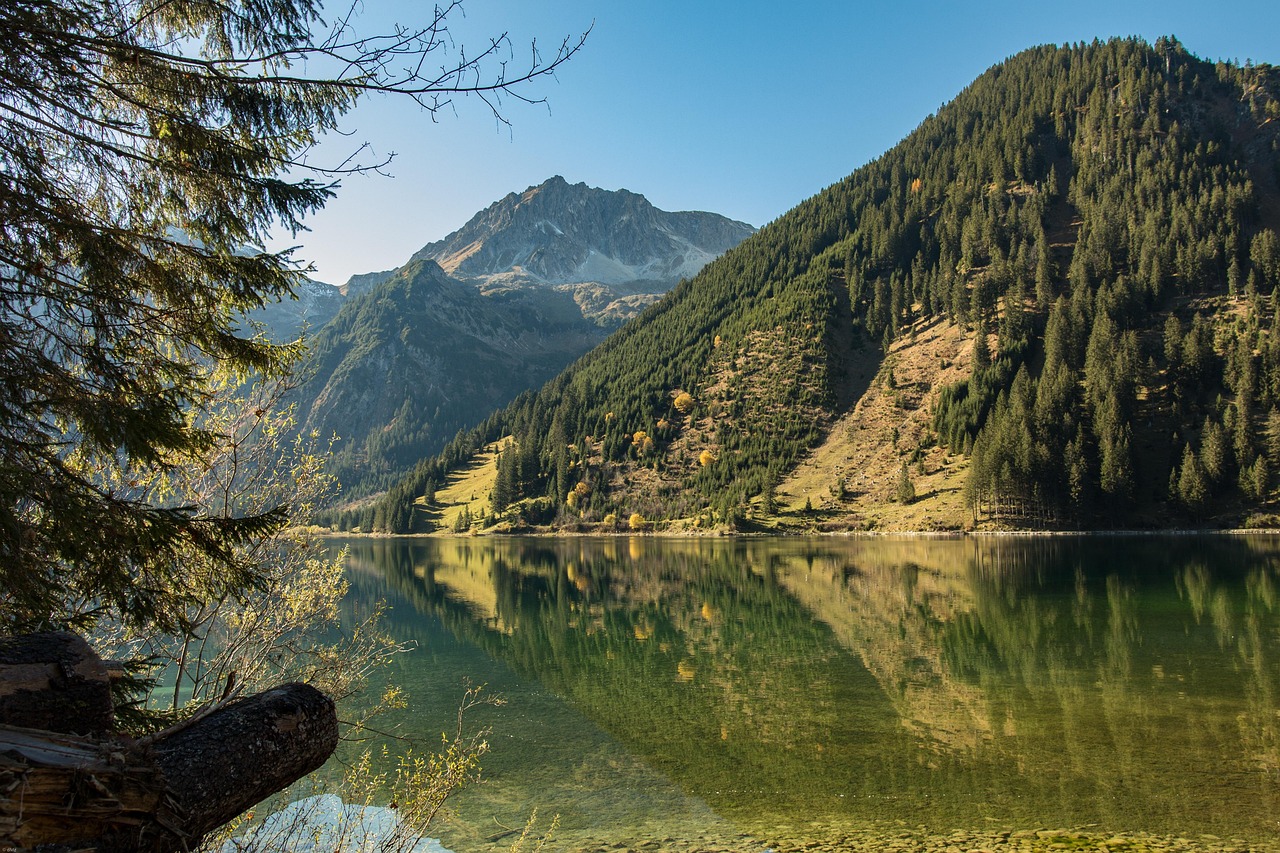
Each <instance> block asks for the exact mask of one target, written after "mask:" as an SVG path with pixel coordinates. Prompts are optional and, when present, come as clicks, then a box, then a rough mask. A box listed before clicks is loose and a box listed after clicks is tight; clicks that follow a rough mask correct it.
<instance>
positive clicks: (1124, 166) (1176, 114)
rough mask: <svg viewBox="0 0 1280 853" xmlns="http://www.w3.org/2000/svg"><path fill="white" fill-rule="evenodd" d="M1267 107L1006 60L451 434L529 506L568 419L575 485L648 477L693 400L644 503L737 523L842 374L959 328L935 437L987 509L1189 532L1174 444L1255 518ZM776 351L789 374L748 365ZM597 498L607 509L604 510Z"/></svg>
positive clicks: (1188, 73)
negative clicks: (920, 333) (635, 438)
mask: <svg viewBox="0 0 1280 853" xmlns="http://www.w3.org/2000/svg"><path fill="white" fill-rule="evenodd" d="M1246 89H1247V91H1248V92H1249V96H1248V97H1247V98H1245V97H1244V96H1243V94H1244V92H1245V91H1246ZM1278 95H1280V74H1277V72H1276V70H1275V69H1272V68H1270V67H1269V66H1249V67H1246V68H1240V67H1236V66H1233V65H1230V64H1228V63H1218V64H1212V63H1207V62H1204V61H1201V60H1199V59H1197V58H1196V57H1194V56H1192V55H1190V54H1189V53H1187V52H1186V51H1185V50H1184V49H1183V48H1182V47H1181V45H1179V44H1178V43H1177V42H1176V41H1175V40H1172V39H1160V40H1158V41H1157V42H1156V43H1155V44H1154V45H1148V44H1146V43H1144V42H1142V41H1140V40H1137V39H1118V40H1113V41H1109V42H1105V43H1103V42H1096V41H1095V42H1093V43H1089V44H1079V45H1074V46H1069V47H1062V48H1059V47H1051V46H1050V47H1040V48H1035V49H1032V50H1029V51H1026V52H1023V53H1021V54H1018V55H1017V56H1015V57H1013V58H1011V59H1009V60H1008V61H1006V62H1005V63H1003V64H1002V65H1000V66H998V67H996V68H993V69H992V70H991V71H989V72H987V73H986V74H984V75H983V76H982V77H980V78H979V79H978V80H976V81H975V82H974V83H973V84H972V85H971V86H969V87H968V88H967V89H965V91H964V92H962V93H961V94H960V95H959V96H958V97H957V98H956V99H955V100H954V101H953V102H952V103H950V104H948V105H946V106H945V107H944V108H942V109H941V110H939V111H938V113H937V114H936V115H934V116H932V117H930V118H928V119H926V120H925V121H924V122H923V123H922V124H921V125H920V127H919V128H917V129H916V130H915V131H914V132H913V133H912V134H911V135H910V136H908V137H907V138H906V139H904V140H903V141H902V142H901V143H900V144H898V145H897V146H895V147H894V148H893V149H892V150H890V151H888V152H887V153H885V154H884V155H883V156H882V157H880V158H879V159H877V160H876V161H874V162H872V163H870V164H868V165H866V166H864V167H863V168H861V169H859V170H858V171H856V172H854V173H853V174H852V175H850V176H849V177H848V178H846V179H845V180H843V181H841V182H839V183H838V184H836V185H834V186H832V187H830V188H828V189H827V190H825V191H824V192H822V193H820V194H818V195H816V196H814V197H813V198H811V199H809V200H808V201H806V202H804V203H802V204H801V205H799V206H798V207H796V208H795V209H794V210H792V211H790V212H789V213H787V214H786V215H784V216H782V217H780V218H779V219H777V220H776V221H775V222H773V223H771V224H770V225H768V226H766V227H764V228H762V229H761V230H760V231H759V232H758V233H757V234H756V235H755V236H754V237H752V238H751V239H749V240H747V241H746V242H744V243H743V244H741V245H740V246H738V247H737V248H736V249H734V250H732V251H730V252H728V253H726V254H725V255H724V256H723V257H721V258H720V259H719V260H717V261H716V262H714V263H713V264H711V265H709V266H708V267H707V268H706V269H705V270H704V271H703V272H702V273H701V274H699V275H698V276H697V277H696V278H695V279H693V280H692V281H690V282H686V283H683V284H682V285H681V286H680V287H678V288H676V290H675V291H673V292H672V293H671V294H669V296H668V297H667V298H666V299H664V300H663V301H661V302H660V303H658V304H657V305H655V306H654V307H653V308H651V309H650V310H649V311H648V312H647V313H646V314H645V315H643V316H642V317H641V318H640V319H639V320H638V321H636V322H633V323H632V324H630V325H628V326H627V327H625V328H623V329H622V330H621V331H620V332H619V333H617V334H616V335H614V336H613V337H611V338H610V339H609V340H607V341H606V342H605V343H604V344H603V345H601V346H600V347H599V348H597V349H596V350H594V351H593V352H592V353H590V354H588V355H587V356H586V357H584V358H583V359H581V360H580V361H579V362H578V363H577V364H575V365H574V366H572V367H571V368H570V369H569V370H568V371H566V372H565V373H563V374H561V375H560V376H559V377H557V378H556V379H554V380H553V381H552V382H550V383H548V385H547V386H546V387H545V388H544V389H543V390H542V391H541V392H539V393H538V394H536V395H532V396H530V397H528V398H525V399H524V400H522V401H520V402H518V403H517V404H515V405H513V406H511V407H509V408H508V409H507V410H505V411H504V412H503V413H501V414H500V415H499V416H498V417H497V419H496V420H495V421H494V422H493V423H492V424H491V425H490V427H488V431H485V430H481V431H477V432H476V433H473V434H470V435H469V436H467V437H461V438H460V439H459V441H460V442H461V443H463V444H469V445H472V446H478V445H480V444H482V443H483V442H484V441H491V440H493V439H495V438H496V437H497V436H498V435H500V434H502V433H511V434H514V435H516V436H517V438H518V440H519V441H521V442H522V443H523V442H530V443H533V444H535V445H538V446H540V448H541V449H540V451H539V456H538V459H539V466H538V470H537V472H536V474H535V476H534V477H533V478H532V479H530V480H529V481H528V487H529V488H532V489H534V490H541V491H543V492H544V493H547V494H551V493H553V492H555V491H557V489H558V487H557V486H555V485H554V484H556V483H557V482H559V480H560V479H561V475H560V473H559V472H560V471H561V470H562V468H561V466H562V464H563V463H562V462H561V461H560V460H562V459H566V457H564V456H562V455H560V454H559V453H558V451H557V450H556V447H557V445H558V443H559V442H558V440H556V441H553V440H551V439H550V430H551V426H552V424H553V423H558V424H559V425H560V427H561V428H562V429H563V433H564V435H565V436H566V437H567V438H568V442H567V443H569V444H573V445H575V446H577V447H582V446H584V443H583V442H584V439H585V438H587V437H591V438H592V439H593V440H594V441H596V442H597V443H598V445H599V448H600V453H599V454H598V456H594V457H588V456H580V457H579V458H573V457H572V456H569V457H567V462H568V464H570V465H577V466H579V467H580V468H581V467H588V468H593V469H594V470H596V471H597V473H598V475H599V477H600V478H601V479H602V480H603V481H604V482H608V477H609V476H610V473H611V472H613V471H616V470H618V469H624V470H625V469H626V468H627V467H628V466H630V465H634V464H635V460H634V459H630V460H629V459H628V458H627V455H626V451H627V449H628V448H629V446H630V444H629V437H630V436H631V435H632V434H633V433H634V432H635V431H637V430H645V431H647V432H648V433H649V434H650V435H655V436H656V435H660V433H658V432H657V431H655V426H654V425H655V424H656V423H657V421H658V420H659V419H661V418H665V417H667V416H668V414H669V413H670V408H671V407H670V396H669V392H670V389H673V388H680V389H688V391H689V393H690V394H691V395H692V396H693V397H694V398H696V399H697V400H698V401H699V407H700V409H704V410H705V412H706V418H707V420H706V421H705V422H703V423H702V424H691V425H689V426H686V427H685V429H686V430H689V429H692V428H695V427H696V429H697V430H698V436H700V437H701V438H702V439H703V440H708V439H709V440H711V441H713V442H714V444H715V451H716V461H715V463H714V464H711V465H705V466H698V465H696V464H690V463H689V462H687V461H682V459H681V457H680V455H679V450H680V445H679V439H678V436H677V437H664V438H663V440H662V441H659V442H657V446H656V447H655V448H654V452H653V454H651V455H649V456H646V457H645V458H644V459H643V460H642V462H643V464H645V465H646V466H649V467H651V468H652V469H653V470H654V471H655V472H657V473H659V474H662V475H664V476H665V478H666V479H665V480H662V483H663V486H662V488H665V489H667V490H668V494H667V495H666V496H665V497H663V496H660V495H659V493H657V492H656V491H653V492H651V493H650V495H649V497H650V498H651V499H652V502H653V507H654V510H656V511H657V512H660V513H662V514H663V515H666V516H668V517H670V516H672V515H678V514H680V513H682V512H686V513H688V514H693V513H694V512H696V511H697V509H698V508H701V507H703V506H707V505H712V506H714V507H715V508H716V510H717V511H718V512H719V514H720V517H722V518H728V517H730V515H735V514H736V513H737V512H739V511H740V510H741V508H742V507H744V506H746V505H747V502H748V500H749V499H751V498H753V497H755V496H757V495H763V496H764V498H765V500H766V501H767V498H768V492H767V486H768V484H769V483H771V482H772V483H777V482H778V481H779V480H780V478H781V476H782V475H783V474H784V473H785V472H786V470H787V469H788V468H789V467H790V466H791V465H793V464H794V463H795V462H796V460H798V459H799V458H800V456H801V454H802V453H804V451H805V450H806V449H807V448H808V447H810V446H811V445H812V444H813V443H814V442H816V441H817V440H819V439H820V438H821V437H822V435H823V434H824V431H825V429H826V428H827V425H828V424H829V423H830V422H831V420H832V418H833V417H834V416H835V415H836V414H838V413H839V412H840V411H841V410H842V407H844V406H847V405H849V404H850V402H851V401H850V400H849V399H847V398H845V397H842V393H841V392H842V389H841V388H840V387H839V383H837V382H835V381H834V379H833V377H835V376H838V375H840V372H841V368H840V365H841V362H842V359H843V358H845V354H846V353H848V352H851V351H853V350H854V349H855V348H856V347H858V346H859V345H863V346H865V345H866V343H868V342H875V343H878V344H880V345H881V346H883V347H885V348H886V349H887V348H888V347H890V346H895V347H896V346H897V343H896V342H897V341H899V340H900V339H901V338H902V337H903V336H904V335H907V333H908V326H909V325H910V324H913V323H916V322H918V321H922V320H924V321H932V320H938V319H942V318H947V319H950V320H952V321H954V322H956V323H958V324H961V325H962V326H964V327H965V328H966V329H970V330H972V333H973V336H974V337H973V350H972V352H973V373H972V376H971V377H970V378H969V379H968V380H967V381H965V382H962V383H957V384H956V385H954V386H952V387H950V388H946V389H943V391H942V394H941V398H940V401H939V403H938V406H937V409H936V410H935V413H934V429H935V431H936V433H937V435H938V437H939V440H940V441H941V442H942V443H944V444H946V445H947V446H948V447H949V448H950V449H951V450H952V451H953V452H965V453H968V452H972V454H973V459H972V464H971V475H970V482H969V484H968V490H969V497H970V499H971V501H972V503H973V506H974V509H975V513H976V514H977V515H979V516H984V515H986V514H992V515H996V516H998V517H1001V518H1010V519H1012V520H1014V521H1015V522H1017V523H1044V524H1055V525H1061V524H1069V523H1089V524H1103V525H1116V524H1125V525H1128V524H1134V523H1148V522H1150V523H1158V524H1162V525H1167V524H1168V523H1169V519H1170V518H1176V517H1177V515H1176V513H1178V512H1182V511H1184V510H1185V511H1187V512H1190V511H1191V510H1190V504H1189V503H1187V502H1186V501H1179V500H1178V499H1177V498H1174V499H1172V500H1173V504H1172V505H1170V503H1169V502H1170V500H1171V498H1170V492H1169V489H1168V488H1167V485H1166V484H1168V483H1170V481H1171V476H1172V479H1173V481H1174V483H1175V491H1176V483H1177V481H1178V480H1179V479H1180V474H1181V471H1182V470H1184V468H1185V466H1184V465H1183V464H1182V462H1181V459H1180V455H1181V454H1182V451H1183V447H1184V445H1185V444H1186V440H1187V438H1188V437H1197V441H1198V446H1199V447H1201V450H1200V451H1198V453H1200V454H1203V453H1206V452H1207V453H1208V455H1209V458H1208V459H1199V458H1198V462H1197V464H1198V465H1200V466H1201V467H1203V468H1204V469H1205V470H1204V472H1203V474H1204V476H1205V478H1206V483H1207V488H1209V489H1210V493H1209V498H1208V499H1209V500H1217V501H1230V500H1236V499H1238V498H1240V497H1244V496H1246V494H1245V493H1242V492H1241V491H1240V489H1239V483H1240V482H1241V476H1240V474H1241V472H1242V471H1245V470H1246V469H1247V470H1250V471H1252V470H1253V468H1254V464H1255V459H1256V458H1257V457H1258V455H1259V453H1260V452H1261V451H1263V450H1264V447H1263V444H1264V442H1263V441H1262V439H1263V436H1262V435H1261V433H1260V429H1261V424H1260V423H1259V417H1258V413H1259V412H1263V411H1268V410H1270V409H1271V407H1272V406H1273V405H1274V404H1275V402H1276V401H1277V400H1278V399H1280V326H1277V320H1276V319H1275V316H1276V315H1280V305H1273V306H1268V305H1266V304H1265V303H1266V300H1267V299H1268V298H1271V299H1273V301H1274V297H1273V296H1272V295H1271V294H1272V290H1273V289H1274V288H1275V287H1276V285H1277V283H1280V280H1277V278H1276V276H1277V275H1278V274H1280V272H1278V271H1280V260H1277V259H1278V258H1280V249H1277V240H1276V238H1275V235H1274V233H1273V232H1272V231H1271V230H1270V229H1269V228H1267V227H1265V226H1264V224H1263V223H1262V222H1261V221H1260V211H1261V210H1262V209H1263V205H1262V201H1263V199H1264V198H1274V197H1275V196H1276V195H1277V193H1278V192H1280V190H1278V188H1277V186H1276V176H1277V172H1278V170H1277V168H1276V164H1277V162H1278V161H1280V132H1278V131H1277V128H1278V127H1280V125H1277V124H1276V123H1275V122H1268V121H1267V120H1266V118H1265V116H1267V115H1268V112H1267V110H1268V109H1270V106H1269V105H1272V104H1276V103H1277V96H1278ZM1245 102H1254V103H1256V104H1258V105H1259V106H1258V109H1256V110H1252V111H1245V110H1241V109H1239V105H1240V104H1241V103H1245ZM1246 140H1247V142H1246ZM1241 281H1243V291H1241ZM1233 282H1234V286H1233ZM1233 287H1234V289H1233ZM1228 294H1233V295H1234V300H1235V301H1232V296H1228ZM1232 306H1234V307H1232ZM1229 308H1230V311H1229V310H1228V309H1229ZM1268 309H1269V310H1270V312H1271V313H1272V314H1273V316H1272V317H1270V318H1269V317H1268V316H1267V314H1268V313H1269V311H1268ZM993 335H994V341H995V345H994V347H993V346H992V340H993V338H992V336H993ZM765 353H768V357H769V359H771V360H772V361H774V362H779V363H782V362H784V361H785V363H786V364H787V365H788V366H787V368H786V369H785V370H779V371H777V372H774V373H769V372H767V371H764V370H761V369H760V368H759V364H760V363H761V362H762V361H763V360H764V354H765ZM793 366H794V367H793ZM610 418H613V420H610ZM1206 418H1208V419H1209V421H1210V422H1211V424H1216V425H1217V426H1210V427H1205V426H1203V424H1204V422H1205V420H1206ZM1206 430H1207V431H1208V433H1209V434H1208V441H1207V450H1206V449H1205V444H1206V441H1205V439H1204V437H1202V436H1200V433H1201V432H1204V431H1206ZM1219 433H1221V434H1219ZM1169 436H1177V437H1178V438H1177V439H1175V440H1174V441H1169V440H1168V437H1169ZM695 455H696V454H695ZM1269 461H1270V462H1271V463H1272V465H1273V466H1274V464H1275V463H1276V461H1277V460H1276V457H1275V454H1274V453H1273V454H1272V455H1271V457H1269ZM432 464H444V463H432ZM1194 473H1195V471H1194V470H1193V472H1192V475H1189V476H1192V479H1194ZM1175 475H1176V476H1175ZM624 479H625V478H624ZM1253 480H1254V478H1253V477H1252V476H1250V477H1247V478H1246V481H1248V482H1250V483H1252V482H1253ZM1189 485H1190V484H1189ZM628 488H631V489H632V491H633V492H634V491H635V489H636V488H638V487H634V486H628ZM1250 488H1251V489H1252V490H1253V492H1254V493H1255V494H1258V493H1260V491H1259V490H1258V489H1256V488H1254V487H1253V486H1250ZM671 495H674V496H675V498H674V499H671ZM593 500H595V501H597V503H598V506H599V507H600V508H601V509H602V510H609V509H612V510H618V509H621V507H620V506H618V505H616V504H613V503H610V501H611V498H610V496H609V492H608V490H607V489H599V490H597V491H596V492H594V493H593ZM1170 510H1172V511H1173V512H1174V513H1175V514H1174V515H1173V516H1171V515H1170V514H1169V511H1170ZM646 511H647V512H650V513H652V510H648V509H647V510H646ZM1196 511H1199V510H1196Z"/></svg>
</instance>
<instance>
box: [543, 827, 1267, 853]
mask: <svg viewBox="0 0 1280 853" xmlns="http://www.w3.org/2000/svg"><path fill="white" fill-rule="evenodd" d="M562 845H563V846H562ZM550 846H551V847H552V848H554V849H562V850H569V851H574V853H655V851H661V853H667V851H671V853H863V851H866V853H871V851H877V853H879V851H884V853H908V852H909V851H910V853H999V851H1006V853H1033V851H1034V853H1040V851H1045V853H1049V851H1062V850H1067V851H1100V853H1280V838H1277V839H1276V840H1275V842H1270V843H1259V842H1256V841H1245V840H1242V839H1227V838H1220V837H1218V836H1215V835H1199V836H1196V837H1195V838H1184V837H1181V836H1165V835H1154V834H1149V833H1121V834H1116V833H1108V832H1099V831H1097V829H1096V828H1080V829H1033V830H1018V831H1007V830H1006V831H990V832H977V831H970V830H957V831H956V832H953V833H950V834H936V833H929V832H926V831H922V830H916V831H910V830H903V831H899V832H892V831H885V830H883V829H868V830H852V831H843V832H840V833H838V834H835V835H832V836H831V837H826V838H822V839H795V838H786V837H777V838H774V837H769V836H765V837H761V838H756V837H752V836H749V835H739V836H736V837H718V838H717V837H713V836H709V835H708V836H702V837H700V838H696V839H676V838H660V839H646V840H631V841H615V842H610V843H585V844H584V843H581V841H579V842H578V843H575V842H574V840H573V839H570V838H566V837H561V838H553V839H552V840H551V844H550Z"/></svg>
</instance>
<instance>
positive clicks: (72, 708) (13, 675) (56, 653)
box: [0, 631, 115, 735]
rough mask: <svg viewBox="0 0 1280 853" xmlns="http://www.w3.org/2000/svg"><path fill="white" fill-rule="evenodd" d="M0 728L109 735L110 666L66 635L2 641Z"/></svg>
mask: <svg viewBox="0 0 1280 853" xmlns="http://www.w3.org/2000/svg"><path fill="white" fill-rule="evenodd" d="M0 723H3V724H5V725H10V726H23V727H26V728H35V729H46V730H48V731H53V732H62V733H64V734H73V733H74V734H83V735H87V734H92V733H94V732H108V731H110V730H111V729H112V728H114V725H115V718H114V716H113V707H112V704H111V681H110V673H109V671H108V669H107V665H106V664H105V663H103V662H102V660H101V659H100V658H99V657H98V656H97V655H96V654H95V653H94V651H93V649H91V648H90V647H89V644H88V643H86V642H85V641H84V639H83V638H82V637H79V636H77V635H75V634H72V633H70V632H68V631H46V632H44V633H40V634H26V635H24V636H21V637H0Z"/></svg>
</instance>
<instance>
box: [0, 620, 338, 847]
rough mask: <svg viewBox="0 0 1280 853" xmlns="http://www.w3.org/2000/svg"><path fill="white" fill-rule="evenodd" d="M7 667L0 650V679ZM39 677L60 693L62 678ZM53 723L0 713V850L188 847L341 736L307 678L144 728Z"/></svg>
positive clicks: (33, 680) (24, 706) (312, 765)
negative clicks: (126, 731)
mask: <svg viewBox="0 0 1280 853" xmlns="http://www.w3.org/2000/svg"><path fill="white" fill-rule="evenodd" d="M64 639H65V638H64ZM81 642H83V641H81ZM27 647H28V648H45V649H48V648H64V649H65V647H66V643H65V642H62V641H50V642H49V643H44V642H40V643H33V644H30V645H28V646H27ZM86 648H87V646H86ZM13 666H22V665H21V664H13ZM59 666H60V664H59ZM35 671H36V670H35V669H33V668H30V667H28V668H26V669H23V670H21V672H22V673H24V676H23V678H24V679H25V680H24V681H23V684H24V685H25V686H24V687H22V690H23V691H32V690H33V689H35V688H34V687H33V685H36V684H38V683H39V682H40V678H39V677H36V676H34V675H33V673H35ZM4 672H5V664H3V662H2V661H0V680H2V679H3V676H4ZM104 672H105V668H104ZM103 679H104V680H105V675H104V676H103ZM91 680H92V679H91ZM45 681H46V682H47V683H48V685H49V686H48V687H47V690H48V692H50V693H52V694H56V693H57V692H58V687H57V685H58V683H59V678H57V677H50V678H48V679H45ZM18 692H21V691H16V690H15V691H13V693H15V694H16V693H18ZM37 692H39V691H37ZM0 695H3V689H0ZM78 701H79V700H77V702H78ZM51 702H53V703H54V705H58V700H56V699H51ZM17 704H18V706H19V708H20V713H18V714H16V715H15V717H16V718H19V719H24V720H25V719H29V717H28V713H29V710H30V708H31V707H33V705H32V697H31V696H24V697H23V698H22V701H21V702H19V703H17ZM2 707H3V706H2V703H0V708H2ZM94 719H96V717H94ZM55 723H56V721H47V722H40V723H39V724H38V725H39V727H38V728H36V727H30V726H20V725H14V724H12V722H11V718H6V717H4V716H3V715H2V714H0V850H33V849H35V848H39V849H41V850H47V851H59V850H61V851H71V850H75V851H98V853H114V851H122V853H123V851H149V853H168V851H179V850H188V849H190V848H191V847H193V846H194V845H195V844H196V843H198V841H199V840H200V838H201V837H202V836H204V835H205V834H207V833H208V832H210V831H211V830H213V829H215V828H217V827H218V826H221V825H222V824H224V823H226V822H227V821H229V820H231V819H232V818H234V817H235V816H236V815H238V814H240V813H241V812H243V811H245V810H246V809H248V808H249V807H251V806H252V805H254V804H255V803H257V802H260V801H261V800H263V799H265V798H266V797H267V796H269V795H271V794H273V793H275V792H276V791H279V790H281V789H283V788H285V787H287V786H288V785H290V784H291V783H293V782H295V781H297V780H298V779H300V778H301V777H302V776H304V775H306V774H307V773H310V772H311V771H312V770H315V769H316V768H318V767H319V766H320V765H322V764H323V763H324V762H325V760H326V759H327V758H328V757H329V755H330V754H331V753H332V752H333V749H334V747H335V746H336V745H337V741H338V723H337V715H336V712H335V709H334V705H333V701H332V700H330V699H329V698H328V697H327V696H325V695H324V694H322V693H321V692H320V691H318V690H316V689H315V688H313V687H310V686H309V685H305V684H287V685H284V686H281V687H276V688H273V689H271V690H268V691H266V692H264V693H259V694H257V695H255V696H250V697H247V698H245V699H240V700H237V701H234V702H231V703H230V704H227V705H226V706H225V707H221V708H218V709H217V710H215V711H213V712H212V713H208V714H206V715H203V716H200V717H198V718H197V719H195V720H193V721H191V722H189V723H186V724H180V725H178V726H175V727H173V728H171V729H169V730H166V731H165V732H161V733H159V734H158V735H155V736H153V737H151V738H146V739H143V740H132V739H129V738H125V737H122V736H119V735H115V734H110V733H105V734H104V733H101V732H100V731H98V730H95V729H92V728H90V729H85V727H84V724H83V723H78V722H74V721H73V722H72V723H71V724H70V726H67V727H64V728H69V729H70V731H77V730H87V731H95V733H94V734H89V735H81V734H68V733H64V732H58V731H54V730H53V728H52V726H53V725H55Z"/></svg>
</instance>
